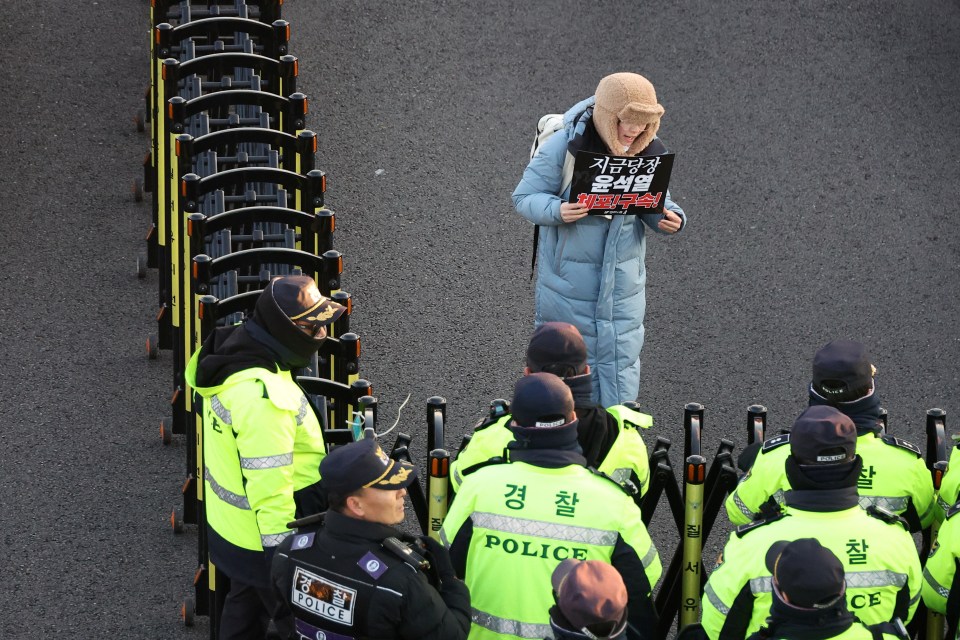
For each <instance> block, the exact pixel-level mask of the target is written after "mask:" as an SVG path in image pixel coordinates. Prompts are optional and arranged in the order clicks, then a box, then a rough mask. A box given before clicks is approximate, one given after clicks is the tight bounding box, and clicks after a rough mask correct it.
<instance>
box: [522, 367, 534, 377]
mask: <svg viewBox="0 0 960 640" xmlns="http://www.w3.org/2000/svg"><path fill="white" fill-rule="evenodd" d="M531 373H533V371H531V370H530V367H524V368H523V375H525V376H528V375H530V374H531Z"/></svg>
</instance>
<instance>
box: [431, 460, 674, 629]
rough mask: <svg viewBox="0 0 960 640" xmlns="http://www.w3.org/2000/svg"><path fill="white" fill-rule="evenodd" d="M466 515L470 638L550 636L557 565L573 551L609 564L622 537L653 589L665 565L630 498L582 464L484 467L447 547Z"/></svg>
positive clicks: (457, 506)
mask: <svg viewBox="0 0 960 640" xmlns="http://www.w3.org/2000/svg"><path fill="white" fill-rule="evenodd" d="M468 522H469V526H470V527H472V534H471V537H470V543H469V547H468V551H467V561H466V572H465V576H464V580H465V582H466V583H467V586H468V587H469V588H470V598H471V606H472V608H473V612H472V619H473V624H472V626H471V630H470V636H469V640H488V639H490V640H493V639H496V640H518V639H520V638H526V639H531V638H536V639H537V640H540V639H542V638H545V637H551V635H552V632H551V631H550V622H549V614H548V611H549V609H550V606H551V605H552V604H553V595H552V590H551V583H550V577H551V575H552V574H553V570H554V568H555V567H556V566H557V565H558V564H559V563H560V562H561V561H562V560H565V559H567V558H576V559H579V560H603V561H605V562H610V560H611V557H612V554H613V551H614V547H615V545H616V544H617V541H618V540H619V539H622V540H623V542H625V543H626V544H628V545H630V546H631V547H632V548H633V549H634V550H635V551H636V553H637V556H638V557H639V558H640V559H641V561H642V563H643V566H644V571H645V573H646V576H647V579H648V581H649V583H650V585H651V588H652V587H653V586H654V585H656V583H657V581H658V580H659V579H660V574H661V572H662V566H661V564H660V557H659V556H658V554H657V550H656V547H654V545H653V541H652V540H651V539H650V536H649V534H648V533H647V530H646V527H644V525H643V522H642V520H641V516H640V509H639V508H638V507H637V506H636V504H635V503H634V502H633V499H632V498H631V497H630V496H629V495H628V494H627V493H626V492H625V491H624V490H623V489H622V488H621V487H619V486H618V485H617V484H615V483H614V482H611V481H610V480H609V479H607V478H603V477H601V476H598V475H595V474H594V473H592V472H591V471H589V470H588V469H586V468H584V467H582V466H579V465H569V466H566V467H561V468H556V469H548V468H543V467H538V466H534V465H531V464H527V463H523V462H513V463H510V464H497V465H491V466H487V467H483V468H481V469H478V470H477V471H475V472H474V473H471V474H470V475H469V477H468V478H467V480H466V481H465V482H464V483H463V485H462V486H461V489H460V492H459V493H458V494H457V498H456V500H454V501H453V504H452V505H451V508H450V512H449V513H448V514H447V518H446V520H445V521H444V523H443V528H442V529H441V532H440V535H441V539H442V540H443V541H444V543H445V544H446V545H447V546H450V545H451V544H452V543H453V541H454V540H455V538H456V537H457V534H458V532H460V530H461V529H462V528H463V527H464V526H465V525H468Z"/></svg>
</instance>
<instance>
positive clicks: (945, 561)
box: [922, 504, 960, 638]
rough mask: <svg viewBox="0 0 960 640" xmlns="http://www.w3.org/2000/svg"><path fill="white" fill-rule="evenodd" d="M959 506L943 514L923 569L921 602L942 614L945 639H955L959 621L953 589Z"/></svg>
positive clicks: (959, 595)
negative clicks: (944, 622)
mask: <svg viewBox="0 0 960 640" xmlns="http://www.w3.org/2000/svg"><path fill="white" fill-rule="evenodd" d="M958 513H960V505H957V504H955V505H953V507H951V508H950V509H949V510H948V511H947V514H946V517H945V519H944V521H943V524H942V525H941V526H940V531H939V533H938V534H937V542H936V544H935V545H934V546H933V548H932V549H931V550H930V555H929V556H928V557H927V563H926V564H925V565H924V567H923V590H922V593H923V602H924V603H925V604H926V605H927V608H928V609H930V610H932V611H936V612H938V613H942V614H944V615H945V616H946V619H947V620H946V621H947V636H946V637H947V638H954V637H956V635H957V630H958V624H957V623H958V618H960V588H957V589H955V588H954V578H955V577H956V573H957V563H958V562H960V516H958V515H957V514H958Z"/></svg>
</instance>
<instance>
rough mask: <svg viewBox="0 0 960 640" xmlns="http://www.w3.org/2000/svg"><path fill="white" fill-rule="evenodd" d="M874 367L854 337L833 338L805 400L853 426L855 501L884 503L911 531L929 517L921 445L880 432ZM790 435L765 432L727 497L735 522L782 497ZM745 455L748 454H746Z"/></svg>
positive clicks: (930, 494)
mask: <svg viewBox="0 0 960 640" xmlns="http://www.w3.org/2000/svg"><path fill="white" fill-rule="evenodd" d="M875 372H876V369H875V368H874V366H873V365H872V364H871V362H870V356H869V354H868V353H867V351H866V349H865V348H864V346H863V345H862V344H860V343H859V342H854V341H852V340H834V341H833V342H831V343H829V344H827V345H826V346H824V347H823V348H821V349H820V350H819V351H817V353H816V355H815V356H814V358H813V380H812V382H811V384H810V389H809V394H810V400H809V404H810V406H821V405H826V406H832V407H835V408H837V409H838V410H840V411H841V412H843V413H844V414H846V415H847V416H849V417H850V419H851V420H853V422H854V424H856V426H857V453H858V454H859V455H860V457H861V458H863V469H862V470H861V472H860V478H859V480H858V482H857V491H858V492H859V494H860V506H862V507H864V508H866V507H868V506H870V505H877V506H880V507H883V508H884V509H886V510H887V511H892V512H894V513H896V514H898V515H902V516H903V517H905V518H906V519H907V522H908V523H909V524H910V530H911V531H919V530H920V529H922V528H924V527H927V526H929V525H930V523H931V522H932V521H933V518H934V516H935V515H936V514H935V509H934V490H933V482H932V480H931V478H930V473H929V472H928V471H927V468H926V465H925V464H924V461H923V459H922V458H921V457H920V455H921V454H920V448H919V447H917V446H916V445H914V444H911V443H909V442H907V441H906V440H902V439H900V438H897V437H895V436H892V435H885V434H883V432H882V425H881V423H880V398H879V396H878V395H877V392H876V386H875V384H874V377H873V376H874V373H875ZM790 437H791V436H790V435H789V434H786V435H780V436H777V437H775V438H770V439H769V440H767V441H766V442H764V443H763V445H762V446H760V445H757V446H758V447H760V452H759V455H756V452H755V451H754V452H753V455H755V456H756V461H755V462H753V463H752V468H750V469H749V471H748V473H747V474H746V475H745V476H744V477H743V479H742V480H741V481H740V484H739V485H738V486H737V488H736V490H734V491H733V493H731V494H730V495H729V496H728V497H727V501H726V509H727V514H728V516H729V517H730V521H731V522H733V523H734V524H746V523H747V522H750V521H751V520H753V519H754V518H756V517H758V515H759V514H760V511H761V508H762V506H763V505H764V503H766V502H767V501H768V500H770V499H771V498H772V499H773V500H774V501H776V502H778V503H782V502H783V493H784V492H785V491H787V490H789V489H790V483H789V481H788V479H787V476H786V473H785V471H784V461H785V460H786V458H787V456H788V455H789V453H790ZM750 456H751V454H750V452H748V451H745V452H744V456H741V467H749V465H750V464H751V463H750V461H749V458H750ZM744 458H747V459H746V460H745V459H744Z"/></svg>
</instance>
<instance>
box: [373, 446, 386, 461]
mask: <svg viewBox="0 0 960 640" xmlns="http://www.w3.org/2000/svg"><path fill="white" fill-rule="evenodd" d="M374 453H376V454H377V457H378V458H380V462H382V463H383V464H390V458H389V457H388V456H387V454H385V453H384V452H383V449H381V448H380V445H377V450H376V451H374Z"/></svg>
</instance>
